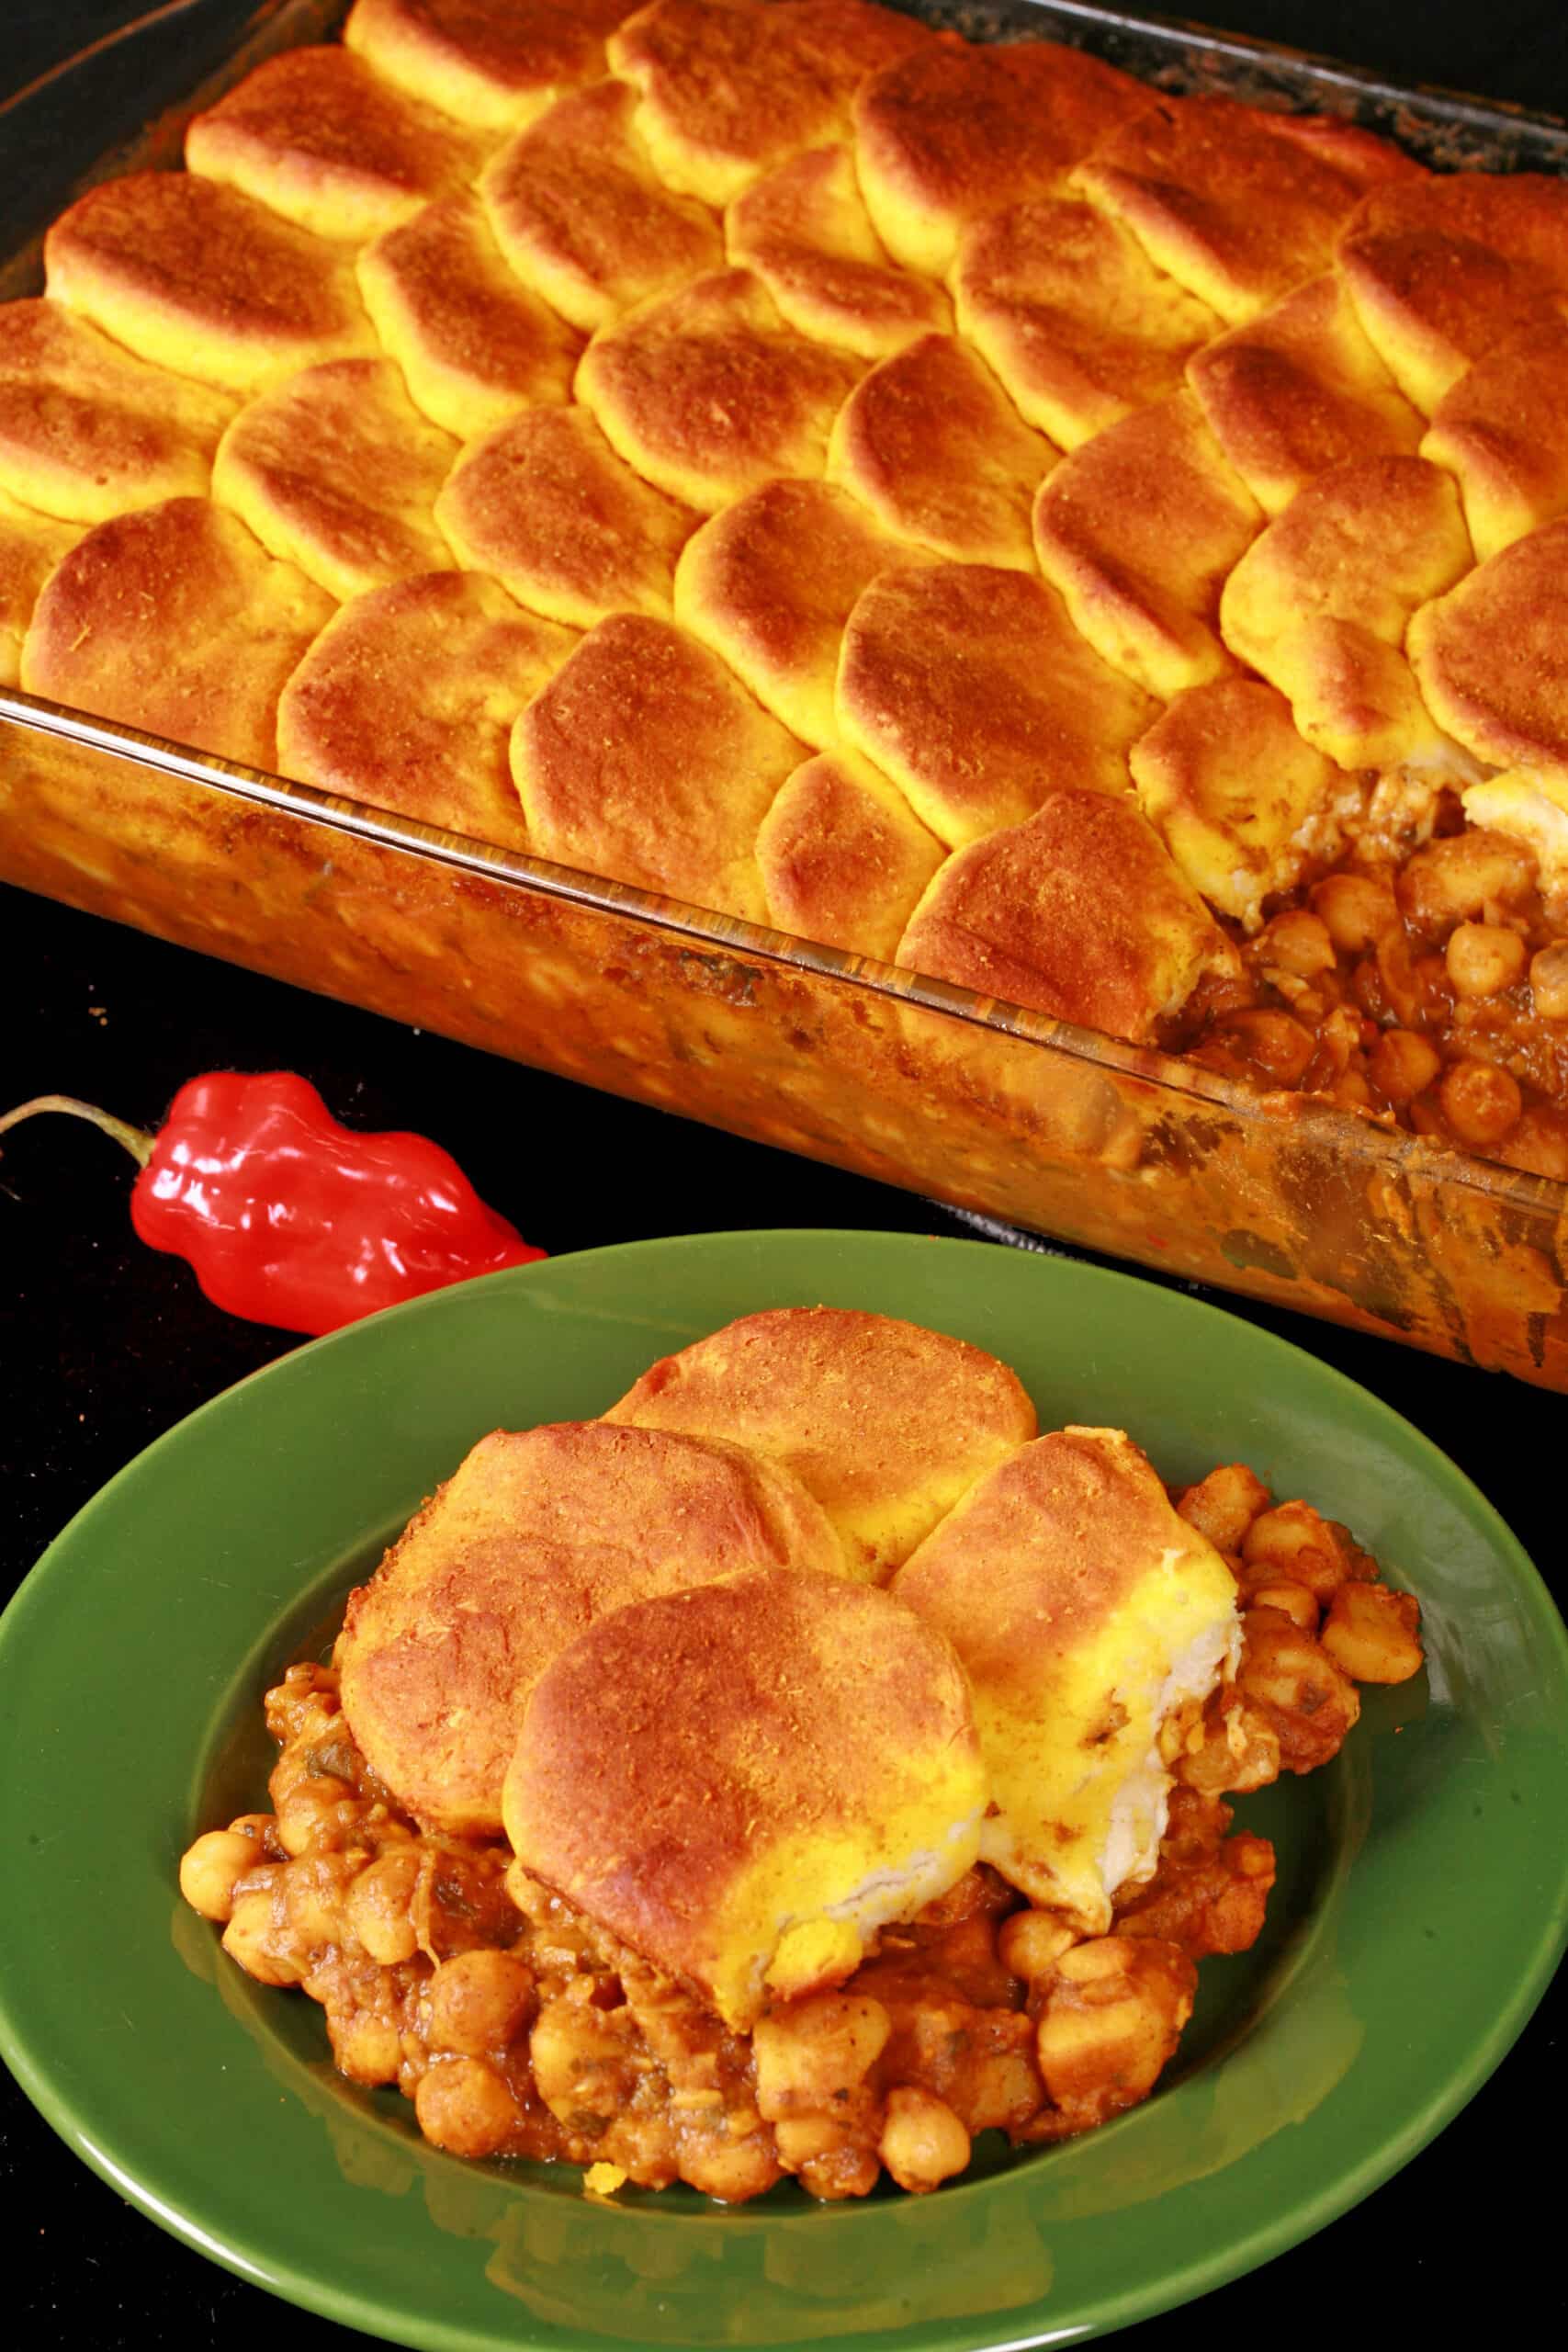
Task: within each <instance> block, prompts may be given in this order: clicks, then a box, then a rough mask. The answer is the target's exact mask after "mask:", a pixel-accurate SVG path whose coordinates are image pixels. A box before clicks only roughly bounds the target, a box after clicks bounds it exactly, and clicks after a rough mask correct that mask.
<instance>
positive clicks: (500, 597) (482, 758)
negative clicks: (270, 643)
mask: <svg viewBox="0 0 1568 2352" xmlns="http://www.w3.org/2000/svg"><path fill="white" fill-rule="evenodd" d="M575 642H576V640H575V639H574V638H573V637H572V636H571V635H570V632H569V631H568V630H566V629H563V628H556V627H555V625H554V624H553V623H552V622H550V621H542V620H538V619H536V617H535V616H534V615H533V614H532V613H524V612H520V611H519V610H518V608H517V606H516V605H514V604H513V601H512V599H511V597H510V596H507V595H504V594H502V591H501V590H500V589H499V588H498V587H497V586H496V584H495V582H494V581H493V580H486V579H483V578H481V577H479V575H477V574H475V573H473V572H463V571H426V572H422V573H421V574H420V575H419V576H418V577H417V578H416V579H412V580H399V581H395V582H393V583H392V585H391V586H390V587H389V588H377V589H373V590H372V591H371V593H370V594H368V595H367V596H356V597H355V600H354V602H353V604H351V605H344V608H343V610H342V611H341V612H340V613H338V614H337V615H335V616H334V617H333V619H332V620H331V621H329V622H328V624H327V626H326V628H324V629H323V630H322V631H321V636H320V637H319V638H317V639H316V641H315V643H314V645H312V646H311V648H310V651H309V652H308V653H307V654H306V656H305V658H304V660H303V661H302V662H300V664H299V668H298V669H297V670H296V671H295V673H294V675H293V676H292V677H291V678H290V679H289V681H288V685H287V686H286V687H285V688H284V690H283V698H282V700H281V701H280V702H279V704H278V707H277V763H278V766H279V767H280V768H281V770H282V772H283V774H284V775H290V776H297V777H298V778H299V781H300V783H302V784H314V785H319V786H321V789H322V790H323V791H325V792H337V793H342V794H343V795H344V797H346V798H348V799H350V800H363V801H366V802H367V803H368V805H369V806H370V807H371V808H372V809H395V810H396V811H397V812H398V813H399V814H400V815H401V816H405V817H417V818H418V819H419V820H420V821H421V822H422V823H423V824H426V825H441V826H444V827H446V830H447V831H450V832H454V833H465V834H468V835H469V836H470V837H471V838H472V839H474V840H476V841H481V842H496V843H498V844H499V845H500V846H501V847H502V848H503V849H525V848H526V847H527V846H528V832H527V828H526V826H525V824H524V821H523V810H522V807H521V804H520V803H519V801H518V798H517V792H516V787H515V786H514V785H513V781H512V771H511V768H510V766H509V765H508V762H507V744H508V738H509V736H510V734H511V731H512V726H513V720H514V719H515V718H516V717H517V714H518V712H519V711H520V710H521V709H522V707H523V706H524V704H525V702H527V701H529V700H530V698H531V697H532V696H533V695H536V694H537V693H538V691H539V689H540V687H541V686H542V685H544V684H545V683H546V681H547V679H548V678H550V677H551V676H552V675H553V674H554V673H555V672H556V671H557V670H558V669H559V667H560V665H561V663H562V662H564V661H565V659H566V657H567V655H568V653H570V650H571V648H572V646H573V644H574V643H575Z"/></svg>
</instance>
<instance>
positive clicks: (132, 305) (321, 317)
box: [44, 172, 377, 392]
mask: <svg viewBox="0 0 1568 2352" xmlns="http://www.w3.org/2000/svg"><path fill="white" fill-rule="evenodd" d="M44 263H45V267H46V269H47V272H48V278H49V291H50V293H51V296H52V297H53V298H54V299H55V300H57V301H60V302H63V303H65V304H67V305H68V306H69V307H70V309H72V310H73V311H80V312H81V313H82V315H83V316H84V317H85V318H88V319H91V320H92V321H93V322H94V323H95V324H96V325H97V326H100V327H102V328H103V329H104V331H105V332H106V334H111V335H112V336H113V337H114V339H115V341H116V342H117V343H122V344H124V345H126V347H127V349H128V350H130V351H134V352H136V353H138V354H139V355H140V356H141V358H143V359H150V360H152V362H153V364H154V365H155V366H157V367H160V368H173V369H174V370H175V373H176V374H179V375H182V376H197V377H200V378H201V379H203V380H204V381H205V382H208V383H211V384H221V385H224V386H226V387H228V388H230V389H231V390H234V391H239V392H254V391H260V390H263V389H264V388H265V386H267V385H269V384H275V383H277V382H278V381H279V380H280V379H282V378H284V377H286V376H291V375H293V374H294V373H295V371H296V370H297V369H298V368H309V367H311V366H313V365H315V364H316V363H317V362H318V361H320V360H323V359H337V358H342V357H345V356H350V355H352V354H355V353H358V352H373V351H374V350H375V349H376V348H377V345H376V335H375V331H374V329H373V328H372V326H371V324H370V322H369V320H368V319H367V317H366V315H365V310H364V306H363V304H362V303H361V301H360V300H359V295H358V291H357V288H355V282H354V265H353V261H352V258H351V256H349V255H348V254H344V253H342V252H341V251H339V250H337V249H336V248H334V247H333V246H331V245H327V244H323V243H321V239H320V238H318V237H311V236H307V235H306V233H305V232H304V231H303V230H300V229H295V228H292V227H291V226H290V225H289V223H288V221H286V220H278V218H277V216H276V213H272V212H269V211H268V210H267V209H266V208H265V205H260V204H254V203H253V202H252V201H251V199H250V198H249V197H246V196H242V195H240V194H239V192H238V190H237V189H234V188H230V187H219V186H218V184H217V183H216V181H213V180H204V179H197V178H196V177H194V176H193V175H191V174H190V173H188V172H135V173H132V174H131V175H130V176H129V177H128V178H125V179H122V180H106V181H105V183H104V184H103V186H102V187H95V188H89V189H88V191H87V193H86V195H85V196H84V197H80V198H78V199H77V201H76V202H75V203H74V204H73V205H72V207H71V208H70V209H69V211H66V212H62V214H61V216H60V218H59V220H57V221H56V222H55V223H54V226H53V227H52V228H51V231H50V232H49V234H48V236H47V237H46V238H45V240H44Z"/></svg>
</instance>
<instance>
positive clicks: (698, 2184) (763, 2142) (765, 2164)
mask: <svg viewBox="0 0 1568 2352" xmlns="http://www.w3.org/2000/svg"><path fill="white" fill-rule="evenodd" d="M681 2177H682V2180H684V2181H687V2182H689V2184H690V2185H691V2187H692V2188H697V2189H700V2190H701V2191H702V2193H703V2195H704V2196H705V2197H716V2198H717V2199H719V2200H720V2202H721V2203H723V2204H726V2205H743V2204H744V2203H745V2202H746V2199H748V2198H749V2197H760V2196H761V2194H762V2191H763V2190H764V2189H765V2188H772V2187H773V2183H774V2181H775V2180H777V2179H778V2177H779V2164H778V2160H777V2157H776V2156H775V2154H774V2152H773V2143H772V2141H771V2140H770V2139H768V2138H765V2137H763V2136H762V2135H761V2134H760V2133H756V2134H753V2135H751V2136H750V2138H748V2139H744V2140H729V2139H726V2138H723V2137H722V2136H720V2135H719V2134H717V2133H716V2134H715V2136H714V2138H713V2139H711V2140H702V2141H688V2142H687V2143H686V2144H685V2145H684V2146H683V2147H682V2153H681Z"/></svg>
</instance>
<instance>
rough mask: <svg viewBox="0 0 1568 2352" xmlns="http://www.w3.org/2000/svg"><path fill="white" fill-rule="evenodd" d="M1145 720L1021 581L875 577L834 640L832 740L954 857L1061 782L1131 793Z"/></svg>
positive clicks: (1013, 574)
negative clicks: (1130, 769)
mask: <svg viewBox="0 0 1568 2352" xmlns="http://www.w3.org/2000/svg"><path fill="white" fill-rule="evenodd" d="M1153 717H1154V706H1153V705H1152V703H1151V702H1150V700H1149V698H1148V696H1147V695H1145V694H1143V693H1141V692H1140V691H1139V689H1138V688H1137V687H1136V686H1134V685H1130V684H1128V682H1127V681H1126V679H1124V678H1122V677H1120V676H1119V675H1118V674H1117V673H1116V672H1115V671H1114V670H1111V669H1110V668H1108V667H1107V665H1106V664H1105V663H1104V662H1101V661H1100V657H1099V655H1098V654H1096V653H1095V652H1093V651H1092V650H1091V649H1090V648H1089V646H1088V645H1087V644H1086V643H1085V641H1084V639H1082V638H1081V637H1080V636H1079V635H1078V633H1077V630H1076V629H1075V628H1074V627H1073V625H1072V623H1071V621H1070V620H1069V619H1068V617H1067V615H1066V608H1065V607H1064V605H1063V604H1062V601H1061V599H1060V597H1058V596H1057V595H1055V594H1054V593H1053V591H1052V590H1051V589H1049V588H1046V587H1044V586H1043V584H1042V583H1041V582H1039V581H1038V580H1034V579H1031V578H1030V576H1029V575H1028V574H1027V573H1026V572H1021V571H1000V570H996V569H992V568H990V567H987V566H986V565H983V564H967V563H943V564H937V565H933V566H931V568H930V569H929V570H919V571H896V572H887V573H884V574H883V575H882V576H881V577H880V578H879V579H877V580H874V581H873V582H872V584H871V586H870V587H869V588H867V590H866V591H865V593H864V594H863V596H862V597H861V598H860V600H859V602H858V603H857V604H856V605H855V608H854V610H853V612H852V614H851V616H850V620H849V625H848V627H847V628H846V629H845V632H844V643H843V651H842V654H841V656H840V667H839V724H840V730H841V734H842V738H843V741H845V742H846V743H847V744H848V745H849V746H850V747H851V748H852V750H855V751H858V752H862V753H863V756H864V757H865V758H867V759H868V760H870V761H871V762H872V763H874V765H875V766H876V767H878V768H880V769H881V770H882V772H883V773H884V775H888V776H890V777H891V778H892V779H893V781H894V783H895V784H897V786H898V787H899V788H900V790H901V791H902V792H903V793H904V795H905V797H907V799H908V802H909V805H910V807H911V808H912V809H913V810H914V812H915V814H916V816H917V817H919V820H920V821H921V823H922V824H924V825H926V826H928V827H929V828H930V830H931V831H932V832H933V833H935V834H936V835H937V836H938V838H939V839H940V840H942V841H943V842H947V843H948V844H949V846H951V847H959V846H961V845H962V844H963V843H964V842H971V841H975V840H976V839H978V838H979V837H980V836H981V835H982V834H985V833H988V832H993V831H996V829H997V828H998V826H1001V825H1013V824H1017V823H1019V822H1020V821H1021V820H1022V819H1024V818H1025V817H1028V816H1031V815H1032V813H1033V811H1034V810H1035V809H1038V808H1039V806H1040V804H1041V802H1042V801H1043V799H1044V798H1045V797H1046V795H1047V794H1048V793H1049V792H1051V791H1053V790H1055V788H1056V787H1057V786H1062V785H1068V784H1073V785H1092V786H1095V787H1096V788H1097V789H1098V790H1100V791H1103V792H1110V793H1121V792H1126V791H1128V790H1130V788H1131V786H1130V783H1129V779H1128V775H1127V747H1128V745H1129V744H1130V743H1132V742H1133V741H1134V740H1135V738H1136V737H1137V736H1139V735H1141V734H1142V733H1143V731H1144V729H1145V727H1147V725H1148V724H1149V721H1150V719H1151V718H1153Z"/></svg>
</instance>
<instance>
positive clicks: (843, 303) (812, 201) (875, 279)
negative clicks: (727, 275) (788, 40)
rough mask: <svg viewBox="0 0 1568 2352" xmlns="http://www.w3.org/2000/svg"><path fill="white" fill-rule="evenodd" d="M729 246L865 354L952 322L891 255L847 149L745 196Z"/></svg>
mask: <svg viewBox="0 0 1568 2352" xmlns="http://www.w3.org/2000/svg"><path fill="white" fill-rule="evenodd" d="M779 5H780V6H789V5H790V0H779ZM725 247H726V251H727V252H728V256H729V259H730V260H731V261H732V262H734V263H736V264H737V265H738V266H739V267H741V268H744V269H751V270H755V272H756V274H757V276H758V277H760V278H761V281H762V283H763V285H764V286H765V287H766V288H767V289H768V291H769V293H770V294H771V295H772V296H773V300H774V301H775V302H776V303H777V304H778V306H779V310H780V311H781V313H782V314H783V316H784V319H785V320H786V321H787V322H788V323H789V324H790V325H791V326H792V327H797V328H798V329H799V331H800V333H801V334H808V335H815V336H816V337H817V339H818V341H819V342H822V343H837V344H841V345H843V347H844V349H845V350H846V351H853V352H858V353H859V354H860V356H861V357H862V358H863V359H885V358H886V356H887V355H888V354H889V353H890V352H894V351H901V350H902V349H903V347H904V345H906V344H907V343H909V342H912V341H913V339H914V337H915V336H916V335H919V334H926V333H927V332H928V331H929V330H930V329H931V328H933V327H934V328H937V329H939V330H940V329H943V328H946V327H949V326H951V324H952V323H953V312H952V309H951V307H950V305H949V303H948V300H947V297H946V295H945V294H944V293H943V292H942V288H940V287H939V286H933V285H931V282H930V280H929V279H927V278H923V277H915V276H914V275H913V273H912V272H911V271H909V270H906V269H896V268H895V267H894V266H893V265H892V263H891V262H890V261H889V260H888V258H887V255H886V253H885V252H884V250H883V248H882V245H881V243H880V242H879V241H878V238H877V235H876V232H875V230H874V228H873V227H872V225H871V217H870V215H869V214H868V212H867V211H866V209H865V206H864V203H863V201H862V198H861V193H860V188H859V186H858V183H857V182H856V179H855V167H854V157H853V155H852V153H851V151H850V150H849V148H847V147H812V148H808V149H807V152H806V153H804V154H802V155H792V156H791V157H790V158H789V160H788V162H787V163H784V164H779V165H778V167H777V168H776V169H775V170H773V171H772V172H770V173H769V174H768V175H767V176H766V178H765V179H760V180H758V181H757V182H756V183H755V185H754V186H753V187H750V188H748V189H747V191H746V193H745V195H744V196H741V197H738V198H736V200H735V202H734V203H733V204H732V205H731V206H730V208H729V210H728V213H727V214H726V215H725Z"/></svg>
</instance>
